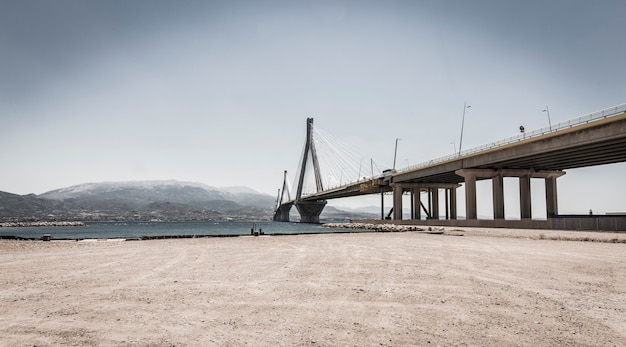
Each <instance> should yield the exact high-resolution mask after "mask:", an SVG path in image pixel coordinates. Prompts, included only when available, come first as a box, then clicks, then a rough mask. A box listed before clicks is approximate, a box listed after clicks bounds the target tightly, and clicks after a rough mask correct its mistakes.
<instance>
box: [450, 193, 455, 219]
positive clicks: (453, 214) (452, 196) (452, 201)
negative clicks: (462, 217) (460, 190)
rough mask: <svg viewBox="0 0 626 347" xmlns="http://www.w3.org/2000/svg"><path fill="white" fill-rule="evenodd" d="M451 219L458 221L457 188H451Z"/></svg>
mask: <svg viewBox="0 0 626 347" xmlns="http://www.w3.org/2000/svg"><path fill="white" fill-rule="evenodd" d="M450 219H456V188H450Z"/></svg>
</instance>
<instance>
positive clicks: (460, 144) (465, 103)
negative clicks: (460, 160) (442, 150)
mask: <svg viewBox="0 0 626 347" xmlns="http://www.w3.org/2000/svg"><path fill="white" fill-rule="evenodd" d="M470 107H472V106H470V105H468V104H467V101H466V102H464V103H463V120H462V121H461V140H460V141H459V156H460V155H461V146H462V145H463V127H464V126H465V110H466V109H468V108H470Z"/></svg>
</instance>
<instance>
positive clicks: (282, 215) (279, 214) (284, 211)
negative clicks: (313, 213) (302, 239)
mask: <svg viewBox="0 0 626 347" xmlns="http://www.w3.org/2000/svg"><path fill="white" fill-rule="evenodd" d="M292 206H293V204H284V205H280V206H279V207H278V208H277V209H276V211H274V222H289V211H290V210H291V207H292Z"/></svg>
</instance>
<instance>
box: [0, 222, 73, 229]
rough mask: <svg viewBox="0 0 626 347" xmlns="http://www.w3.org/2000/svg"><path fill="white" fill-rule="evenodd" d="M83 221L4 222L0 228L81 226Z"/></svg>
mask: <svg viewBox="0 0 626 347" xmlns="http://www.w3.org/2000/svg"><path fill="white" fill-rule="evenodd" d="M82 226H85V223H84V222H4V223H0V228H18V227H82Z"/></svg>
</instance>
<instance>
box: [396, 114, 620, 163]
mask: <svg viewBox="0 0 626 347" xmlns="http://www.w3.org/2000/svg"><path fill="white" fill-rule="evenodd" d="M624 112H626V104H620V105H617V106H613V107H609V108H605V109H603V110H600V111H596V112H592V113H589V114H586V115H584V116H580V117H578V118H574V119H570V120H567V121H564V122H561V123H557V124H555V125H552V126H549V127H545V128H541V129H538V130H533V131H531V132H528V133H522V134H521V135H517V136H512V137H509V138H506V139H503V140H499V141H496V142H492V143H489V144H486V145H482V146H479V147H474V148H470V149H467V150H465V151H462V152H461V153H455V154H451V155H447V156H444V157H440V158H436V159H433V160H429V161H425V162H422V163H419V164H416V165H411V166H408V167H406V168H404V169H400V170H398V172H404V171H411V170H414V169H419V168H422V167H427V166H431V165H434V164H438V163H442V162H445V161H449V160H453V159H455V158H459V157H463V156H466V155H469V154H474V153H477V152H482V151H485V150H488V149H492V148H496V147H500V146H505V145H508V144H511V143H515V142H519V141H523V140H526V139H530V138H533V137H537V136H541V135H545V134H548V133H551V132H555V131H559V130H563V129H567V128H571V127H574V126H577V125H582V124H587V123H589V122H592V121H596V120H600V119H606V118H610V117H613V116H616V115H619V114H622V113H624Z"/></svg>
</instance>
